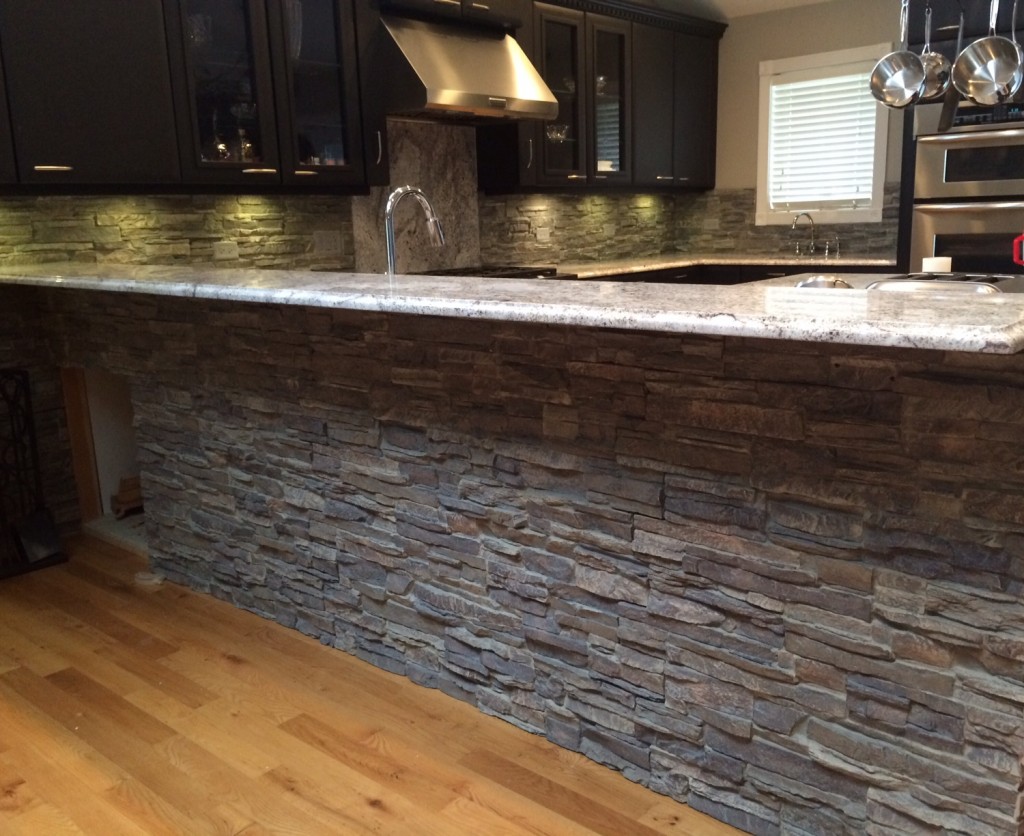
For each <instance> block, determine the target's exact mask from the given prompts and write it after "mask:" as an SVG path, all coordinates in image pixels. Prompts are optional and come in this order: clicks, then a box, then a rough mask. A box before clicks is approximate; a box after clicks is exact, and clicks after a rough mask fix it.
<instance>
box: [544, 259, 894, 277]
mask: <svg viewBox="0 0 1024 836" xmlns="http://www.w3.org/2000/svg"><path fill="white" fill-rule="evenodd" d="M699 264H714V265H729V264H735V265H737V266H742V265H745V264H766V265H770V266H774V265H778V266H779V267H792V268H793V272H794V273H800V272H803V271H804V270H806V269H807V268H808V267H809V266H811V265H813V266H815V267H820V266H822V265H825V264H828V265H830V266H831V267H832V269H834V270H851V269H856V268H858V267H892V268H893V271H894V272H895V270H896V260H895V259H891V258H860V257H857V256H841V257H839V258H835V257H832V258H829V259H827V260H826V258H825V256H824V254H823V255H822V256H821V257H820V258H817V257H811V256H803V257H801V256H796V255H749V256H735V255H728V256H724V255H721V254H720V253H719V254H714V253H687V254H685V255H683V254H682V253H679V254H676V255H652V256H646V257H639V258H635V257H631V258H620V259H614V260H609V261H580V262H575V263H574V262H566V263H560V264H559V265H558V269H559V271H560V272H562V273H568V274H572V275H574V276H576V277H577V278H580V279H597V278H601V277H602V276H615V275H620V274H626V273H643V272H645V271H647V270H671V269H673V268H676V267H694V266H696V265H699Z"/></svg>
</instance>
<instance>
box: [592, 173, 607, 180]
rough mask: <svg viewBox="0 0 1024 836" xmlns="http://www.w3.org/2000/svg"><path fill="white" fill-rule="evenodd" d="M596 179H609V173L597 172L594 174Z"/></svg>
mask: <svg viewBox="0 0 1024 836" xmlns="http://www.w3.org/2000/svg"><path fill="white" fill-rule="evenodd" d="M594 179H595V180H607V179H608V175H607V174H595V175H594Z"/></svg>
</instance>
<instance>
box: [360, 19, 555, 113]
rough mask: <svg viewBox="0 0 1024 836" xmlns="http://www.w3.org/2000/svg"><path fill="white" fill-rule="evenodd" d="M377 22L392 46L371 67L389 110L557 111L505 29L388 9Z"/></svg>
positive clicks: (458, 111)
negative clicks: (431, 19)
mask: <svg viewBox="0 0 1024 836" xmlns="http://www.w3.org/2000/svg"><path fill="white" fill-rule="evenodd" d="M381 22H382V23H383V25H384V28H385V29H386V30H387V32H388V34H389V35H390V36H391V40H392V41H393V43H394V46H395V47H397V49H393V50H389V51H388V52H389V53H390V54H389V55H388V60H387V62H386V64H385V65H384V66H381V67H380V68H379V71H380V73H381V75H382V76H383V78H382V79H381V80H382V81H383V82H384V83H385V87H386V89H387V97H388V99H387V109H388V112H389V113H392V114H396V115H399V114H404V115H414V116H433V117H437V118H446V117H456V118H457V117H462V118H466V117H504V118H520V119H524V118H534V119H554V118H555V116H557V115H558V102H557V100H556V99H555V97H554V95H553V94H552V93H551V90H550V89H548V86H547V85H546V84H545V83H544V80H543V79H542V78H541V77H540V73H538V72H537V70H536V69H535V68H534V66H533V64H531V63H530V60H529V59H528V58H527V57H526V54H525V53H524V52H523V50H522V48H521V47H520V46H519V44H517V43H516V42H515V40H514V39H513V38H512V37H511V36H510V35H507V34H506V33H505V32H503V31H490V30H486V29H478V28H475V27H467V26H460V25H451V24H448V23H434V22H427V21H423V20H417V19H413V18H405V17H394V16H388V15H385V16H382V17H381ZM396 53H397V54H396Z"/></svg>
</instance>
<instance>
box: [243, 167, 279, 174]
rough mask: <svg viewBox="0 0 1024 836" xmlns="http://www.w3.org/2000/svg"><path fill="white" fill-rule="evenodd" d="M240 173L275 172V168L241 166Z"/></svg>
mask: <svg viewBox="0 0 1024 836" xmlns="http://www.w3.org/2000/svg"><path fill="white" fill-rule="evenodd" d="M242 174H277V169H276V168H243V169H242Z"/></svg>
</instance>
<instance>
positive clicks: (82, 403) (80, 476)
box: [60, 368, 103, 524]
mask: <svg viewBox="0 0 1024 836" xmlns="http://www.w3.org/2000/svg"><path fill="white" fill-rule="evenodd" d="M60 382H61V387H62V388H63V390H64V412H65V416H66V419H67V425H68V442H69V444H70V446H71V469H72V472H73V474H74V478H75V487H76V488H77V489H78V509H79V513H80V514H81V517H82V523H83V524H84V523H87V522H89V521H90V520H95V519H97V518H99V517H102V516H103V499H102V497H101V496H100V477H99V472H98V471H97V468H96V447H95V445H94V443H93V438H92V421H91V418H90V414H89V397H88V392H87V390H86V384H85V370H84V369H72V368H63V369H61V370H60Z"/></svg>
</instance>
